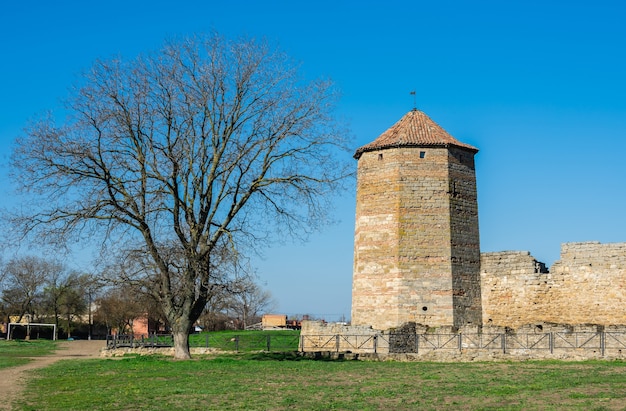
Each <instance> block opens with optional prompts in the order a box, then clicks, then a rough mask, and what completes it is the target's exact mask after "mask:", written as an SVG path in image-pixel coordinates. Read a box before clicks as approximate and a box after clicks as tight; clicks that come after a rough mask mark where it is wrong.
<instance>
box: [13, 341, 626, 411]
mask: <svg viewBox="0 0 626 411" xmlns="http://www.w3.org/2000/svg"><path fill="white" fill-rule="evenodd" d="M35 375H36V378H34V379H31V381H30V383H29V385H28V387H27V391H28V393H29V395H28V397H27V398H24V399H22V400H21V402H20V403H19V404H18V408H17V409H22V410H41V409H46V410H84V409H90V410H130V409H133V410H135V409H136V410H165V409H167V410H381V409H384V410H386V409H390V410H391V409H395V410H441V409H455V410H458V409H463V410H529V409H535V410H538V409H540V410H562V409H579V410H622V409H626V363H624V362H619V361H586V362H556V361H541V362H510V363H509V362H506V363H495V362H491V363H458V364H452V363H422V362H419V363H400V362H384V363H383V362H364V361H315V360H305V359H301V358H299V357H296V356H295V355H293V354H278V353H274V354H258V353H257V354H252V353H248V354H236V355H235V354H231V355H219V356H215V357H204V358H200V357H198V358H196V359H195V360H192V361H173V360H171V359H169V358H164V357H158V356H155V357H138V356H127V357H123V358H122V359H98V360H83V361H73V360H72V361H69V360H67V361H60V362H58V363H55V364H54V365H52V366H50V367H48V368H45V369H42V370H38V371H37V372H36V374H35Z"/></svg>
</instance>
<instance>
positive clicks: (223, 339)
mask: <svg viewBox="0 0 626 411" xmlns="http://www.w3.org/2000/svg"><path fill="white" fill-rule="evenodd" d="M299 342H300V339H299V333H295V332H294V334H293V335H272V334H268V335H258V334H254V335H246V334H240V335H239V334H238V335H232V334H229V335H220V334H219V333H217V334H210V333H203V334H192V335H190V336H189V346H190V347H195V348H216V349H219V350H223V351H236V352H246V351H273V352H285V351H297V350H298V343H299ZM173 346H174V337H173V336H172V334H150V335H135V334H124V335H109V336H107V349H116V348H157V347H160V348H162V347H173Z"/></svg>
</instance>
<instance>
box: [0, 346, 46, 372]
mask: <svg viewBox="0 0 626 411" xmlns="http://www.w3.org/2000/svg"><path fill="white" fill-rule="evenodd" d="M55 349H56V342H55V341H50V340H31V341H24V340H9V341H7V340H0V369H2V368H7V367H14V366H16V365H22V364H26V363H27V362H29V361H30V359H29V357H38V356H41V355H46V354H49V353H50V352H51V351H54V350H55Z"/></svg>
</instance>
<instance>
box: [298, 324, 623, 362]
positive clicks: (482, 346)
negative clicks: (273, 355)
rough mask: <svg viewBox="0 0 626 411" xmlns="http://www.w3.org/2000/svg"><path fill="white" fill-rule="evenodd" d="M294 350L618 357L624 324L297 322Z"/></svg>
mask: <svg viewBox="0 0 626 411" xmlns="http://www.w3.org/2000/svg"><path fill="white" fill-rule="evenodd" d="M300 351H301V352H302V353H303V354H302V355H305V356H309V357H313V358H319V357H329V358H342V359H365V360H376V361H384V360H395V361H418V360H419V361H494V360H513V359H514V360H530V359H568V360H583V359H624V358H626V326H611V327H605V326H602V325H578V326H571V325H563V324H551V323H536V324H531V325H525V326H522V327H519V328H518V329H516V330H513V329H511V328H508V327H481V328H477V327H473V328H465V329H462V330H454V329H452V328H451V327H439V328H429V327H427V326H424V325H421V324H414V323H408V324H405V325H403V326H402V327H398V328H397V329H393V330H387V331H384V332H383V331H377V330H373V329H372V328H370V327H361V326H357V327H351V326H346V325H336V324H326V323H322V322H314V321H307V322H303V327H302V333H301V342H300Z"/></svg>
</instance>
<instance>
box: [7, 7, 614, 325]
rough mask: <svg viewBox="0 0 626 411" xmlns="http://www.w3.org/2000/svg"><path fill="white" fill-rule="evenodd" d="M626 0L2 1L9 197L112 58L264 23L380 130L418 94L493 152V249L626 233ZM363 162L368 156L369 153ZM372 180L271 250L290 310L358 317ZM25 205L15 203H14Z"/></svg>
mask: <svg viewBox="0 0 626 411" xmlns="http://www.w3.org/2000/svg"><path fill="white" fill-rule="evenodd" d="M624 21H626V6H625V5H623V2H620V1H603V0H599V1H594V2H589V1H585V2H582V1H575V0H574V1H545V0H544V1H534V0H525V1H515V0H514V1H489V0H488V1H476V0H474V1H445V0H444V1H437V2H433V1H415V0H414V1H393V0H389V1H385V2H382V1H381V2H375V1H359V2H356V1H343V2H340V1H338V0H335V1H325V0H322V1H316V2H298V1H238V2H226V1H222V2H217V1H184V0H180V1H177V2H172V1H160V0H153V1H132V0H126V1H118V0H111V1H106V2H86V1H62V0H59V1H55V2H51V1H44V0H40V1H27V0H23V1H16V0H14V1H9V0H4V1H3V2H2V4H1V6H0V59H1V60H0V97H1V98H0V162H1V163H2V167H1V168H0V182H1V184H2V198H3V199H4V200H0V204H1V205H3V206H5V205H6V206H8V205H11V204H12V200H11V195H10V192H11V184H10V183H11V182H10V181H9V179H8V177H7V170H6V161H7V159H8V155H9V153H10V147H11V144H12V142H13V140H14V138H15V137H16V136H17V135H18V134H19V133H20V131H21V129H22V127H23V126H24V125H25V124H26V123H27V121H28V119H30V118H32V117H33V116H35V115H37V114H38V113H42V112H44V111H46V110H55V109H57V110H58V107H59V102H60V100H61V99H62V98H64V97H65V96H66V95H67V90H68V88H69V87H70V85H71V84H72V83H73V82H74V81H75V79H76V77H77V75H78V74H79V73H80V72H81V70H84V69H87V68H88V67H89V66H90V65H91V64H92V62H93V61H94V60H95V59H96V58H107V57H111V56H115V55H122V56H128V57H132V56H134V55H136V54H137V53H140V52H144V51H150V50H154V49H156V48H158V47H159V46H160V45H161V43H162V42H163V40H164V39H165V38H167V37H172V36H178V35H185V34H192V33H197V32H206V31H211V30H217V31H218V32H220V33H222V34H224V35H226V36H229V37H234V36H239V35H248V36H253V37H264V38H267V39H268V40H269V41H271V42H273V43H275V44H278V46H279V47H280V48H281V49H282V50H283V51H285V52H287V53H288V54H289V55H290V56H291V57H293V58H294V59H296V60H298V61H300V62H301V63H302V73H303V74H304V75H305V76H306V77H308V78H311V79H312V78H317V77H330V78H332V79H333V80H334V81H335V83H336V85H337V87H338V88H339V89H340V90H341V91H342V93H343V98H342V99H341V101H340V103H339V106H338V108H337V114H338V116H340V117H342V118H344V119H345V120H346V121H347V122H348V124H349V126H350V128H351V131H352V134H353V136H354V148H355V149H356V148H357V147H359V146H361V145H363V144H366V143H368V142H370V141H372V140H373V139H375V138H376V137H377V136H378V135H380V134H381V133H382V132H383V131H385V130H386V129H387V128H389V127H390V126H391V125H393V124H394V123H395V122H396V121H397V120H398V119H400V117H402V116H403V115H404V114H405V113H406V112H407V111H409V110H410V109H411V108H412V107H413V97H412V96H410V95H409V92H410V91H411V90H415V91H416V97H417V106H418V108H419V109H421V110H423V111H425V112H426V113H427V114H428V115H429V116H430V117H431V118H432V119H433V120H435V121H436V122H437V123H439V124H440V125H441V126H442V127H444V128H445V129H446V130H447V131H448V132H449V133H450V134H452V135H453V136H455V137H456V138H457V139H459V140H461V141H463V142H466V143H469V144H472V145H474V146H476V147H478V148H479V149H480V152H479V153H478V155H477V157H476V167H477V178H478V198H479V218H480V229H481V230H480V231H481V248H482V250H483V251H500V250H527V251H530V252H531V253H532V254H533V255H534V256H535V257H536V258H537V259H539V260H540V261H543V262H545V263H547V264H548V265H551V264H552V263H553V262H554V261H556V260H558V259H559V251H560V244H561V243H562V242H570V241H593V240H597V241H601V242H622V241H626V216H625V215H624V205H625V203H626V190H625V189H624V185H625V184H624V181H626V164H625V163H626V156H625V154H626V24H624ZM355 166H356V164H355ZM354 197H355V196H354V192H353V191H350V192H347V193H346V194H345V195H344V196H342V197H340V198H337V199H336V201H335V204H336V209H335V211H334V214H335V216H336V218H337V219H338V220H340V223H338V224H336V225H334V226H333V227H329V228H328V229H326V230H324V231H323V232H322V233H320V234H317V235H315V236H313V237H312V238H311V241H310V242H308V243H306V244H304V245H302V244H294V245H292V244H286V245H284V246H275V247H273V248H271V249H269V250H267V252H266V255H265V258H264V259H263V260H261V259H259V260H256V261H255V265H256V267H257V269H258V271H259V275H260V277H261V279H262V281H263V282H264V283H265V286H266V287H267V288H268V289H269V290H270V291H272V293H273V295H274V297H275V299H276V300H277V303H278V304H277V307H276V308H277V311H278V312H282V313H287V314H305V313H309V314H316V315H319V316H325V317H327V318H328V319H335V318H338V317H339V316H341V315H345V316H347V317H348V316H349V315H350V303H351V302H350V293H351V280H352V248H353V230H354ZM13 205H14V204H13Z"/></svg>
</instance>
